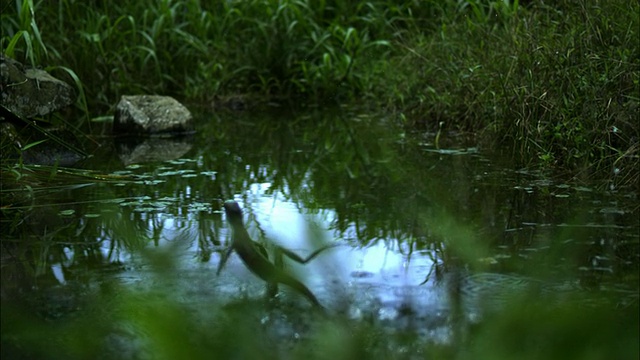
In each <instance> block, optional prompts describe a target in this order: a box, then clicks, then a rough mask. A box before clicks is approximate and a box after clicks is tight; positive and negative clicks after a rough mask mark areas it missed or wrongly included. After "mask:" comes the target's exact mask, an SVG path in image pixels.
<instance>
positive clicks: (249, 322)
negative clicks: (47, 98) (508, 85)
mask: <svg viewBox="0 0 640 360" xmlns="http://www.w3.org/2000/svg"><path fill="white" fill-rule="evenodd" d="M197 128H198V131H197V133H196V134H195V135H193V136H192V137H187V138H179V139H146V140H132V139H129V140H125V141H113V139H110V138H103V139H101V140H100V141H101V142H102V144H103V145H102V147H101V148H100V149H98V150H97V151H96V152H95V154H94V156H93V157H92V158H90V159H87V160H86V161H85V162H84V163H82V164H80V167H79V168H76V169H69V168H57V167H44V166H30V167H25V168H23V169H21V170H20V171H16V172H14V173H12V174H8V173H7V174H3V189H2V191H3V204H2V206H3V218H2V357H3V358H5V356H6V357H7V358H44V359H56V358H64V359H69V358H103V359H111V358H118V359H139V358H142V359H146V358H151V359H155V358H168V359H175V358H212V357H213V358H299V357H312V358H345V359H346V358H410V359H413V358H416V359H421V358H456V357H462V358H487V359H489V358H491V359H496V358H505V359H506V358H513V357H514V356H516V357H518V358H527V357H530V358H541V357H542V358H554V357H560V355H561V354H562V355H563V358H584V356H586V355H587V354H590V355H594V356H595V357H593V358H595V359H599V358H625V357H627V356H630V357H629V358H634V357H637V354H638V348H637V344H638V342H637V340H638V263H639V259H638V254H639V251H638V247H639V229H640V225H639V223H638V222H639V220H638V218H639V209H638V194H637V189H629V188H621V187H619V185H618V184H617V182H616V177H615V176H612V179H611V180H610V181H609V182H607V183H598V184H593V183H585V182H581V181H580V179H575V178H574V179H570V180H567V179H563V178H562V177H561V176H558V175H556V174H549V173H544V172H540V171H535V170H531V169H528V168H527V167H526V166H518V165H514V164H513V163H511V162H510V161H508V160H505V158H506V156H505V155H503V154H500V152H499V151H495V150H491V149H486V148H483V147H481V146H478V144H477V143H476V141H474V139H473V138H470V137H465V136H462V135H456V136H454V135H451V134H443V135H441V136H439V137H438V140H437V141H436V140H435V134H426V135H425V134H412V133H407V132H405V131H404V130H402V129H400V128H398V127H396V126H395V125H393V122H392V121H391V120H390V119H388V118H385V117H384V116H373V115H369V114H367V113H366V112H359V111H356V110H353V109H329V110H327V109H320V108H318V109H310V110H309V109H307V110H305V111H301V112H300V111H294V110H286V111H285V110H278V109H274V110H273V111H270V112H265V113H260V114H252V113H222V114H220V113H214V114H212V113H208V112H206V111H202V113H201V114H199V115H198V126H197ZM80 169H81V170H80ZM621 176H622V175H621ZM225 200H235V201H237V202H238V204H239V205H240V206H241V208H242V209H243V212H244V220H245V225H246V228H247V230H248V232H249V234H250V235H251V237H252V239H253V240H254V241H257V242H259V243H262V244H264V246H265V248H266V249H267V250H268V252H269V253H270V256H271V257H272V259H274V260H275V263H276V265H278V266H281V267H282V268H284V269H285V270H286V271H288V273H290V274H291V275H292V276H294V277H295V278H297V279H299V280H300V281H302V282H303V283H304V284H305V286H306V287H308V288H309V290H310V291H311V292H312V293H313V294H314V295H315V296H316V297H317V299H318V301H319V302H320V303H321V304H322V306H323V308H324V310H317V309H314V308H313V306H312V305H311V304H310V303H309V301H308V299H306V298H305V297H304V296H301V295H300V294H298V293H296V292H295V291H293V290H291V289H289V288H287V287H286V286H280V287H279V288H278V291H277V295H275V296H274V297H268V296H266V294H267V293H268V291H267V286H266V285H265V283H264V282H263V281H262V280H261V279H260V278H258V277H256V276H255V275H253V274H252V273H251V272H250V271H249V270H248V269H247V267H246V266H245V264H244V263H243V262H242V261H241V259H240V258H239V257H238V256H237V255H236V254H232V255H231V257H230V258H229V260H228V261H227V263H226V266H224V267H222V268H221V269H220V273H219V274H216V272H217V271H218V265H219V263H220V259H221V255H222V254H223V253H224V252H225V249H226V248H227V246H228V245H229V244H230V241H231V237H232V232H231V229H230V226H229V225H228V223H227V221H226V216H225V214H224V212H223V210H222V204H223V202H224V201H225ZM328 245H331V246H333V245H335V246H333V247H330V248H327V249H326V250H324V251H322V252H321V253H320V254H319V255H318V256H317V257H316V258H314V259H313V260H311V261H309V262H308V263H307V264H304V265H301V264H297V263H295V262H292V261H288V260H287V258H286V257H283V256H282V254H281V253H280V252H279V251H278V248H279V247H282V248H286V249H289V250H291V251H293V252H294V253H297V254H298V255H300V256H302V257H304V256H306V255H308V254H310V253H312V252H313V251H314V250H316V249H319V248H322V247H323V246H328ZM585 344H587V345H585ZM212 354H215V355H212ZM524 355H526V356H524ZM565 355H566V356H565ZM601 355H602V356H604V355H607V356H611V357H606V356H605V357H601Z"/></svg>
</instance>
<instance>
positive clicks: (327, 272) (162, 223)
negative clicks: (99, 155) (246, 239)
mask: <svg viewBox="0 0 640 360" xmlns="http://www.w3.org/2000/svg"><path fill="white" fill-rule="evenodd" d="M269 187H270V186H269V184H265V183H262V184H253V185H251V186H249V189H248V191H247V192H246V193H244V194H240V195H237V196H236V198H235V200H236V201H238V203H239V204H240V206H241V207H242V209H243V212H244V219H245V224H246V226H247V229H248V231H249V233H250V234H251V236H252V238H253V239H254V240H255V241H264V240H265V238H266V240H267V242H268V243H275V244H277V245H279V246H282V247H284V248H287V249H289V250H292V251H293V252H295V253H296V254H298V255H300V256H301V257H303V258H304V257H306V256H307V255H308V254H310V253H311V252H312V251H314V250H315V249H318V248H320V247H322V246H325V245H327V244H335V243H337V244H341V246H338V247H335V248H330V249H327V250H325V251H324V252H323V253H321V254H320V255H319V256H317V257H316V258H314V259H313V260H311V261H310V262H309V263H307V264H304V265H301V264H298V263H296V262H294V261H290V260H289V259H288V258H286V257H284V260H285V261H286V268H288V269H289V270H290V271H291V272H292V273H293V274H294V276H295V277H297V278H299V279H300V280H301V281H302V282H303V283H305V284H306V285H307V286H308V287H309V289H310V290H311V291H312V292H314V294H316V296H317V297H318V298H319V299H320V301H321V302H322V303H324V304H326V305H329V304H331V303H334V302H335V301H338V300H339V299H340V298H345V297H346V298H350V299H351V300H350V301H349V303H353V304H356V305H357V306H360V305H361V304H364V303H366V302H367V301H368V303H369V304H370V305H371V304H372V303H371V302H373V303H377V304H378V305H377V306H379V307H381V309H387V308H390V309H392V308H395V307H397V306H398V304H401V303H405V302H406V301H407V299H408V298H410V299H412V300H411V301H413V302H414V303H415V305H416V306H417V307H420V308H422V309H425V308H427V307H429V305H430V304H435V303H436V302H438V301H441V300H439V299H438V292H437V291H434V290H435V288H434V287H433V282H432V281H430V282H429V283H427V284H424V285H422V286H418V284H420V283H422V282H423V281H424V280H425V278H426V276H427V274H428V273H429V271H430V270H431V268H432V265H433V261H432V260H431V258H430V257H429V256H428V254H426V253H424V252H422V253H421V252H414V253H413V254H412V255H411V258H410V259H408V258H407V256H406V255H403V254H401V253H400V252H399V251H398V249H397V246H398V245H397V244H398V241H397V240H396V239H392V238H389V239H379V240H378V241H372V242H370V245H368V246H367V247H353V244H356V243H358V242H357V241H356V240H357V239H355V236H356V233H357V232H356V229H355V226H351V227H348V228H347V229H346V230H345V233H339V232H338V231H337V230H333V229H332V223H333V221H334V219H335V218H336V213H335V212H334V211H333V210H329V209H321V210H314V211H308V210H306V209H304V208H300V207H299V206H301V204H296V203H294V202H292V201H289V200H287V197H286V196H285V195H283V193H281V192H274V193H268V192H269ZM283 191H284V193H286V192H287V190H286V188H285V189H284V190H283ZM192 200H193V201H194V202H196V199H192ZM189 209H190V210H188V211H187V212H186V213H182V214H179V215H177V216H173V215H170V214H168V213H165V212H162V211H150V212H140V213H139V218H140V219H141V220H142V221H144V222H146V224H147V226H148V228H147V237H149V238H150V239H153V238H154V237H155V239H156V240H158V242H157V246H155V242H154V241H152V242H149V243H148V246H147V251H151V252H154V251H156V250H160V251H169V252H170V253H171V259H172V260H173V261H175V262H176V263H175V264H174V266H175V271H174V272H173V275H175V277H176V278H175V279H174V280H170V279H168V278H165V280H167V281H170V282H172V283H173V285H172V286H175V290H176V291H177V293H176V294H178V293H181V292H193V291H197V292H201V291H203V289H206V290H205V291H215V292H216V293H217V294H218V296H219V294H220V292H221V291H228V292H229V296H230V297H231V298H233V297H238V296H240V297H241V296H243V295H242V294H240V293H241V292H242V291H245V290H239V289H242V288H245V286H248V287H247V288H245V289H249V290H248V291H250V292H251V293H253V291H257V292H258V293H261V292H263V291H264V290H263V283H262V281H261V280H259V279H258V278H257V277H255V276H254V275H252V274H250V273H249V271H248V269H246V268H245V266H244V264H242V262H241V261H240V259H239V258H238V257H237V255H233V256H231V258H230V259H229V261H228V262H227V264H226V266H225V268H224V270H223V271H222V273H221V275H220V276H216V275H215V271H216V269H217V267H218V264H219V261H220V256H219V254H218V253H214V254H213V255H212V256H211V259H210V260H209V261H207V262H201V261H199V260H198V259H199V258H198V256H196V255H195V254H197V253H199V251H200V250H201V249H200V247H199V241H198V239H199V237H200V236H201V232H200V230H199V229H200V227H201V226H202V224H199V221H203V219H204V221H208V220H210V219H211V218H212V217H213V216H212V215H211V211H221V210H222V209H218V208H216V202H215V201H214V202H213V205H212V207H211V208H209V209H210V210H208V211H207V212H208V215H206V216H205V217H204V218H202V217H200V216H199V214H198V211H199V210H198V209H195V210H194V209H192V207H191V206H190V207H189ZM222 220H223V222H222V224H223V227H222V228H221V229H219V232H218V233H217V234H216V237H217V239H218V240H220V241H221V242H222V244H228V241H230V239H231V231H230V228H229V225H228V223H227V222H226V218H225V216H224V215H223V216H222ZM123 221H127V220H123ZM154 234H155V236H154ZM345 239H348V241H347V240H345ZM102 253H103V256H104V257H105V258H109V260H110V261H111V262H118V263H122V264H127V268H128V269H130V271H126V272H125V273H124V274H120V275H119V276H118V277H119V278H120V279H121V280H123V281H124V282H125V283H129V284H141V281H142V284H147V285H149V286H151V287H155V286H156V285H153V284H154V283H156V282H157V281H156V280H154V279H155V276H154V273H153V272H147V271H146V270H147V269H149V270H151V269H152V267H149V266H148V265H149V264H148V262H149V259H147V258H145V256H144V255H142V256H141V255H140V254H135V253H134V254H131V253H128V252H127V251H125V250H124V249H123V247H121V246H118V241H117V240H116V239H111V238H109V235H108V234H106V233H103V234H102ZM67 256H68V257H69V258H73V256H74V254H73V251H70V253H68V254H67ZM129 265H130V266H129ZM52 270H54V273H55V274H56V277H57V278H58V281H60V282H61V283H63V282H64V281H65V280H64V275H63V274H62V273H61V272H60V271H58V270H59V269H58V268H57V267H56V265H54V266H53V269H52ZM188 277H191V280H188V281H187V280H185V279H187V278H188ZM239 286H240V287H239ZM178 289H180V290H178ZM194 289H196V290H194ZM252 296H259V295H257V294H256V295H252ZM188 297H192V295H189V296H188ZM374 307H375V305H374Z"/></svg>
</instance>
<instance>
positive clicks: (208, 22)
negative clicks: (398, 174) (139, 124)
mask: <svg viewBox="0 0 640 360" xmlns="http://www.w3.org/2000/svg"><path fill="white" fill-rule="evenodd" d="M3 7H4V8H3V11H2V24H3V25H2V48H3V49H4V50H3V51H5V52H6V53H7V54H9V55H10V56H14V57H16V58H17V59H19V60H21V61H25V62H28V63H31V64H40V65H56V66H59V68H60V69H63V70H64V72H66V73H68V75H71V77H72V81H73V82H75V84H76V85H77V86H79V87H80V90H81V93H83V94H85V97H84V99H86V104H79V105H80V107H81V108H83V109H87V108H88V109H89V111H91V112H92V114H94V116H96V115H101V114H104V113H107V112H110V111H112V109H113V106H114V104H115V103H117V100H118V98H119V96H120V95H123V94H137V93H157V94H167V95H174V96H177V97H179V98H186V99H190V100H191V101H201V102H206V103H209V102H211V101H215V100H216V99H219V98H228V97H234V96H238V95H242V96H249V97H251V98H256V99H264V100H274V99H275V100H280V101H285V100H290V101H293V102H296V103H306V104H320V105H322V104H328V103H347V104H357V105H365V106H368V107H370V108H372V109H374V111H376V110H377V111H383V112H387V113H388V112H391V113H393V114H395V115H396V116H397V118H398V119H399V120H401V121H402V122H403V123H404V124H405V125H406V126H408V127H409V128H418V129H427V130H429V131H435V130H438V129H440V127H442V130H443V131H447V130H464V131H472V132H478V133H480V134H481V135H482V136H481V140H482V142H483V143H484V144H485V145H486V146H487V147H499V148H503V149H504V148H506V149H511V151H512V153H513V155H514V156H515V157H516V158H518V159H519V160H520V162H521V164H522V165H523V166H541V167H545V168H552V169H560V170H563V171H564V170H568V171H569V172H570V174H572V175H573V176H576V177H579V178H581V179H582V178H591V177H595V178H599V179H608V180H610V182H612V183H613V184H614V185H616V186H621V185H633V184H637V183H638V178H639V177H638V168H640V164H639V161H638V159H639V155H638V149H639V146H638V138H639V137H640V135H639V132H640V130H639V126H638V121H637V119H638V116H639V109H640V105H639V104H640V60H639V59H640V51H639V50H638V49H639V48H638V43H639V36H640V35H639V31H638V28H639V27H640V21H639V20H638V13H640V5H638V3H637V2H634V1H624V0H614V1H596V2H593V1H559V2H554V3H553V4H551V5H548V4H547V3H545V2H541V1H527V2H526V3H525V4H520V3H519V2H518V1H458V2H453V1H451V2H440V1H425V2H414V1H397V2H393V1H367V2H347V1H311V0H299V1H287V0H280V1H273V0H248V1H216V2H211V3H210V2H200V1H195V0H194V1H186V0H182V1H170V0H162V1H151V0H147V1H138V2H126V3H117V4H108V5H106V4H105V3H103V2H100V1H87V2H76V1H70V0H66V1H58V2H49V1H40V2H35V3H34V2H33V1H27V0H24V1H22V2H21V1H16V2H14V3H13V4H9V3H7V4H6V5H3ZM36 20H37V22H36ZM71 71H72V72H71ZM60 76H67V75H65V74H64V73H62V72H61V74H60ZM78 80H80V81H78ZM83 91H84V92H83Z"/></svg>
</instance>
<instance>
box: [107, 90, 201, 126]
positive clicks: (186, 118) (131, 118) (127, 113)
mask: <svg viewBox="0 0 640 360" xmlns="http://www.w3.org/2000/svg"><path fill="white" fill-rule="evenodd" d="M192 130H193V117H192V116H191V113H190V112H189V110H188V109H187V108H186V107H185V106H184V105H182V104H180V103H179V102H178V101H177V100H175V99H174V98H172V97H169V96H156V95H133V96H126V95H125V96H122V98H121V99H120V102H119V103H118V107H117V109H116V114H115V119H114V122H113V132H114V133H116V134H129V135H131V134H146V135H172V134H184V133H189V132H192Z"/></svg>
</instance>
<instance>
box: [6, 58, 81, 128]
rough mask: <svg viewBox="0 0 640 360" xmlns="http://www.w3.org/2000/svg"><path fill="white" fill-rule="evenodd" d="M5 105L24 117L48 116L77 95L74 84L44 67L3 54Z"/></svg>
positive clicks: (69, 102) (66, 104)
mask: <svg viewBox="0 0 640 360" xmlns="http://www.w3.org/2000/svg"><path fill="white" fill-rule="evenodd" d="M0 83H1V84H2V86H1V89H0V99H1V100H2V105H3V106H4V107H5V108H7V109H8V110H9V111H11V112H12V113H14V114H16V115H17V116H19V117H21V118H32V117H35V116H44V115H47V114H49V113H51V112H54V111H57V110H59V109H62V108H64V107H66V106H69V105H71V104H72V103H73V102H74V101H75V99H76V95H75V92H74V90H73V88H72V87H71V86H69V85H68V84H67V83H65V82H64V81H61V80H58V79H56V78H54V77H53V76H51V75H49V73H47V72H46V71H44V70H39V69H28V68H27V69H25V68H24V66H23V65H22V64H20V63H19V62H17V61H15V60H13V59H11V58H8V57H6V56H4V55H0Z"/></svg>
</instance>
